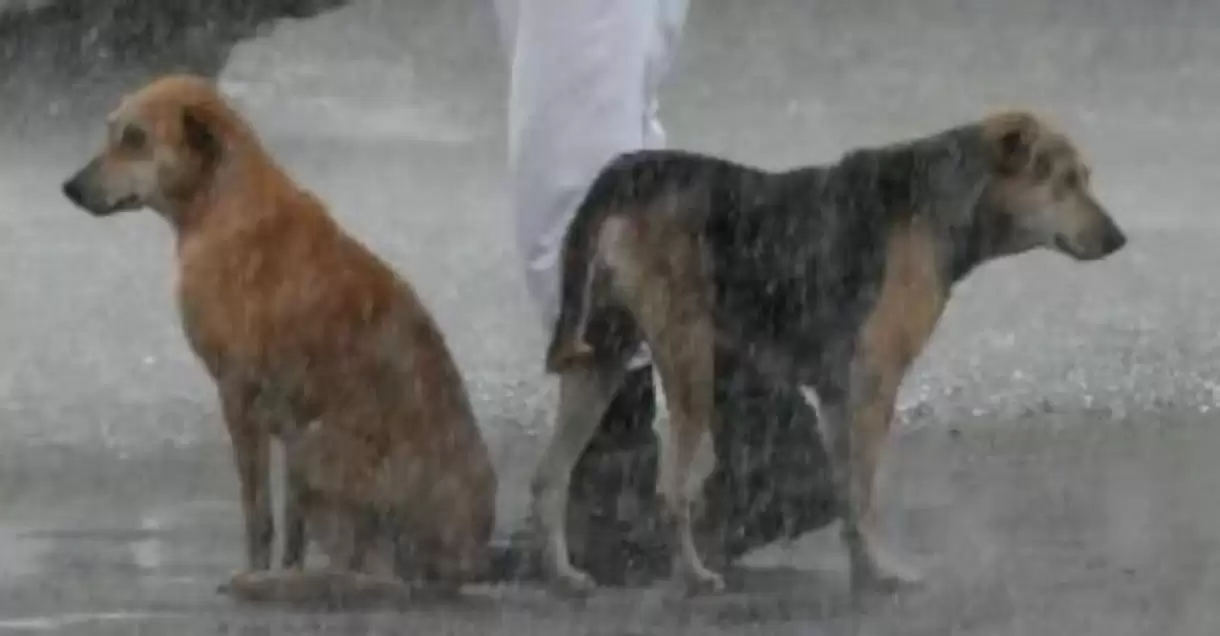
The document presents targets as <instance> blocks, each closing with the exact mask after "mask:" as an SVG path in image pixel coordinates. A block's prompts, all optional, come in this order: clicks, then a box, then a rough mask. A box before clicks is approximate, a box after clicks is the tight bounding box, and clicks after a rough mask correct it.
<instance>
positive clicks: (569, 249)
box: [546, 168, 617, 373]
mask: <svg viewBox="0 0 1220 636" xmlns="http://www.w3.org/2000/svg"><path fill="white" fill-rule="evenodd" d="M616 176H617V175H615V174H614V173H613V172H612V170H611V169H610V168H607V170H605V171H603V172H602V174H601V175H599V176H598V178H597V179H596V180H595V181H594V183H593V186H592V187H591V188H590V189H589V192H588V194H586V195H585V198H584V201H582V202H581V204H580V207H579V208H577V211H576V216H575V217H574V218H573V219H572V222H571V224H570V225H569V226H568V231H567V234H565V235H564V242H563V249H562V251H561V253H560V283H559V316H558V317H557V318H556V319H555V328H554V330H553V331H552V332H551V344H550V346H548V347H547V351H546V370H547V371H548V372H550V373H558V372H560V371H562V370H563V369H565V368H567V367H569V366H571V365H572V364H575V363H577V362H579V361H581V360H587V359H588V358H589V357H590V356H592V355H593V353H594V348H593V346H591V345H590V344H589V343H588V341H587V340H586V339H585V330H586V328H587V327H588V324H589V316H590V314H591V313H592V311H593V302H594V299H593V291H594V285H595V283H596V281H597V276H598V274H599V273H600V264H599V263H598V254H597V252H598V249H597V242H598V236H599V235H600V231H601V228H602V224H603V222H604V221H605V220H606V217H608V216H609V215H610V211H611V210H612V205H611V203H612V201H613V194H614V190H615V181H616Z"/></svg>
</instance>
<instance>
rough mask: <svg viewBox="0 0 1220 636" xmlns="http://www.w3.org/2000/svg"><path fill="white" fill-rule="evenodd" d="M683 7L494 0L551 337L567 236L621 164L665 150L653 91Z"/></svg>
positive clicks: (530, 246) (666, 2) (513, 137)
mask: <svg viewBox="0 0 1220 636" xmlns="http://www.w3.org/2000/svg"><path fill="white" fill-rule="evenodd" d="M685 3H686V0H516V1H515V2H514V1H513V0H498V1H497V10H498V11H499V13H500V16H501V20H502V23H504V26H502V27H501V37H502V38H503V39H504V40H505V43H506V47H505V48H506V50H507V51H508V52H509V54H510V56H511V57H510V59H511V79H510V86H509V108H508V111H509V112H508V137H509V138H508V160H509V173H510V174H509V179H510V183H511V201H512V207H513V214H514V216H515V223H516V228H517V232H516V234H517V243H518V248H519V250H520V253H521V256H522V258H523V259H524V265H525V278H526V284H527V286H528V289H529V293H530V295H531V297H532V298H533V300H534V301H535V304H536V305H537V306H538V308H539V310H540V313H541V314H542V316H541V317H542V325H543V326H544V328H545V329H547V330H549V329H550V328H551V326H552V325H553V324H554V319H555V316H556V314H557V307H558V290H559V282H558V281H559V271H558V256H559V249H560V246H561V243H562V241H563V235H564V232H565V231H566V230H567V227H568V223H569V222H570V221H571V219H572V217H573V216H574V214H575V212H576V208H577V206H578V205H579V204H580V201H581V199H582V198H583V197H584V195H585V192H586V190H587V189H588V187H589V186H590V185H591V184H592V182H593V179H594V178H595V177H596V176H597V173H598V172H599V171H600V170H601V169H602V167H603V166H605V165H606V163H608V162H609V161H610V159H612V158H614V157H615V156H617V155H619V154H621V153H623V152H629V151H633V150H638V149H641V148H647V147H659V146H661V145H663V144H664V142H665V138H664V133H663V131H662V130H661V128H660V125H659V123H658V121H657V119H656V103H657V100H656V91H657V88H658V87H659V85H660V83H661V80H662V78H663V77H664V74H665V71H666V70H667V69H668V66H669V64H670V57H671V55H672V49H673V48H674V46H675V45H676V43H677V38H678V33H679V32H680V24H681V18H682V16H683V14H684V12H685Z"/></svg>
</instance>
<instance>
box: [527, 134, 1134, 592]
mask: <svg viewBox="0 0 1220 636" xmlns="http://www.w3.org/2000/svg"><path fill="white" fill-rule="evenodd" d="M1088 179H1089V168H1088V166H1087V165H1086V164H1085V163H1084V160H1083V159H1082V158H1081V156H1080V154H1079V153H1078V151H1077V150H1076V148H1075V146H1074V145H1073V144H1072V143H1071V141H1070V140H1069V139H1067V138H1066V137H1065V136H1063V135H1062V134H1061V133H1059V132H1058V131H1056V130H1055V129H1054V128H1052V127H1051V126H1049V125H1048V124H1046V123H1045V122H1044V121H1043V120H1041V119H1039V118H1038V117H1036V116H1034V115H1032V114H1029V113H1024V112H1019V111H1014V112H1005V113H998V114H995V115H992V116H989V117H987V118H985V119H982V120H980V121H977V122H974V123H970V124H967V125H963V126H960V127H956V128H952V129H949V130H946V131H943V132H941V133H938V134H934V135H930V136H927V137H923V138H918V139H913V140H910V141H907V142H903V143H898V144H894V145H890V146H883V147H877V148H867V149H859V150H855V151H852V152H849V153H848V154H846V155H845V156H844V157H843V158H842V159H841V160H839V161H838V162H836V163H834V164H831V165H827V166H815V167H806V168H800V169H796V170H791V171H787V172H781V173H772V172H766V171H762V170H758V169H755V168H751V167H748V166H744V165H740V164H737V163H733V162H730V161H726V160H722V159H717V158H713V157H708V156H702V155H697V154H692V153H685V152H677V151H643V152H637V153H632V154H628V155H625V156H622V157H620V158H618V159H617V160H615V161H614V162H612V163H611V164H610V165H609V166H608V167H607V168H606V169H605V170H604V171H603V172H602V173H601V175H600V176H599V178H598V179H597V180H596V182H595V183H594V184H593V186H592V187H591V189H590V191H589V193H588V195H587V197H586V199H585V201H584V203H583V204H582V206H581V208H580V209H579V211H578V213H577V216H576V219H575V221H574V222H573V223H572V225H571V226H570V229H569V232H568V235H567V237H566V241H565V245H564V251H563V263H564V270H563V279H562V283H561V285H562V299H561V308H560V316H559V318H558V320H557V322H556V326H555V330H554V332H553V338H552V341H551V343H550V346H549V347H548V350H547V359H546V362H547V368H548V369H549V370H550V371H551V372H554V373H557V374H559V375H560V376H561V391H560V393H561V398H560V402H561V404H560V407H559V416H558V417H559V420H558V423H557V431H556V434H555V438H554V439H553V441H552V444H551V447H550V448H549V449H548V452H547V453H546V454H545V455H544V460H543V463H542V464H540V467H539V470H538V473H537V475H536V478H535V493H536V504H535V514H536V516H538V517H539V518H541V519H543V521H542V524H543V526H544V528H545V529H546V531H547V532H551V531H552V530H553V529H554V527H555V526H556V525H557V523H558V522H557V521H556V520H557V519H559V517H557V516H556V514H555V510H556V509H557V508H559V507H560V506H561V502H559V501H558V500H557V499H556V496H557V495H556V494H555V493H556V492H558V489H561V488H563V487H565V486H566V482H565V478H564V477H563V468H564V467H565V466H568V465H569V464H570V463H571V461H570V460H569V459H568V455H570V454H571V453H573V452H579V450H580V449H581V448H582V444H583V443H587V439H588V437H589V436H590V435H591V431H592V429H593V427H594V426H595V425H590V424H588V422H589V421H595V420H596V419H597V418H598V417H599V415H600V409H602V408H604V402H605V401H606V400H605V399H604V395H603V393H604V392H605V391H611V390H612V389H613V386H614V383H615V381H616V378H618V377H620V376H621V372H620V367H621V364H622V360H621V359H619V358H620V357H621V356H619V355H617V354H616V353H614V352H617V351H622V350H629V349H630V343H627V345H626V346H624V344H623V343H621V342H617V343H613V346H609V345H608V344H607V343H601V342H597V341H591V340H590V339H589V337H588V336H589V334H586V330H585V325H586V323H587V321H588V317H589V316H590V315H594V314H596V313H597V312H601V311H606V310H608V309H613V310H615V311H626V312H627V313H628V314H629V315H630V317H631V320H632V321H633V322H634V325H635V326H636V327H637V328H638V329H636V330H635V332H636V333H638V334H639V337H640V338H642V339H644V340H646V341H647V342H648V344H649V347H650V349H651V350H652V351H653V357H654V361H655V362H656V366H657V369H658V372H659V373H660V375H661V379H662V383H663V386H664V389H665V391H666V394H667V397H668V402H669V407H670V414H671V423H670V428H671V433H670V439H669V440H667V443H665V444H663V452H662V460H661V470H660V476H659V478H658V491H659V492H660V494H661V496H662V499H663V500H664V501H665V502H666V508H667V510H668V513H669V516H670V517H671V519H672V522H673V524H674V532H675V535H674V541H675V543H674V544H673V546H672V547H673V549H674V550H675V566H676V573H677V574H678V575H679V576H681V577H682V578H684V579H685V580H686V582H687V583H688V584H693V585H694V586H696V587H710V588H719V587H720V586H722V585H723V583H722V582H721V580H720V578H719V576H718V575H717V574H715V573H713V572H711V571H710V570H707V569H706V568H705V567H704V566H703V565H702V562H701V560H700V558H699V557H698V555H697V554H696V553H695V551H694V549H693V547H692V543H691V540H690V529H689V528H690V519H689V506H690V505H691V504H692V503H695V501H694V499H695V498H696V497H697V493H698V489H692V488H690V487H689V485H688V484H687V483H686V480H687V479H688V477H689V471H690V463H691V461H692V456H693V453H694V446H695V445H697V444H698V443H699V440H700V439H701V438H702V436H703V435H705V434H707V432H708V431H709V430H714V426H715V422H714V413H713V412H712V407H711V399H710V393H711V390H712V389H711V386H712V364H713V361H712V355H711V349H712V344H713V340H718V341H719V342H721V343H723V344H724V345H726V346H730V347H732V348H734V349H736V350H738V351H741V352H742V353H743V354H744V355H745V356H747V357H748V358H749V359H751V360H753V361H754V362H755V363H756V364H757V365H758V366H759V367H760V368H761V369H763V370H765V371H766V372H768V373H770V374H772V375H774V376H775V377H776V378H777V380H779V381H782V382H789V383H794V384H797V385H800V386H804V387H808V388H809V389H812V391H813V393H814V394H815V396H816V402H817V406H818V411H819V419H820V420H822V422H823V427H824V431H823V433H824V435H825V436H826V438H827V440H826V442H827V447H828V450H829V452H830V454H831V457H832V465H833V468H834V473H835V482H836V487H837V489H838V490H839V493H840V496H841V497H842V498H843V500H844V504H843V508H842V511H841V515H842V517H843V519H844V531H843V532H844V540H845V544H846V547H847V549H848V552H849V556H850V558H851V563H852V573H853V582H854V583H856V584H857V585H867V586H880V587H887V588H888V587H891V586H892V585H894V584H897V583H899V582H901V581H900V580H899V579H901V578H902V577H900V576H899V575H897V574H896V573H895V572H894V571H893V570H892V569H890V568H888V567H887V566H886V564H885V563H884V559H883V558H882V557H881V556H880V555H879V553H878V552H877V550H876V546H875V542H874V541H873V540H872V538H871V535H872V532H873V526H874V516H875V514H874V509H873V503H872V490H873V479H874V476H875V473H876V469H877V466H878V464H879V461H880V451H881V448H882V446H883V442H884V441H885V439H886V437H887V434H888V430H889V425H890V420H891V418H892V414H893V408H894V399H895V397H896V395H897V391H898V388H899V386H900V385H901V382H902V379H903V377H904V375H905V373H906V370H907V369H908V368H909V365H910V363H911V362H912V361H913V360H914V359H915V357H916V356H918V355H919V353H920V352H921V351H922V349H923V348H924V346H925V345H926V343H927V341H928V339H929V338H930V337H931V335H932V333H933V331H934V329H935V326H936V324H937V322H938V320H939V318H940V315H941V313H942V312H943V310H944V307H945V304H946V303H947V301H948V299H949V297H950V295H951V291H952V288H953V285H954V284H955V283H956V282H958V281H960V280H961V279H962V278H963V277H965V276H967V275H968V274H969V273H970V272H971V271H973V270H974V269H975V268H976V267H977V266H979V265H981V264H982V263H984V262H986V261H988V260H991V259H993V258H997V257H1001V256H1004V255H1008V254H1016V253H1020V252H1024V251H1027V250H1029V249H1033V248H1035V247H1049V248H1053V249H1058V250H1059V251H1061V252H1065V253H1068V254H1069V255H1071V256H1073V257H1074V258H1077V259H1079V260H1093V259H1096V258H1101V257H1104V256H1106V255H1108V254H1110V253H1112V252H1113V251H1115V250H1117V249H1119V248H1121V247H1122V245H1123V244H1124V243H1125V240H1126V239H1125V237H1124V235H1123V234H1122V232H1121V230H1120V229H1119V228H1118V226H1117V225H1116V224H1115V223H1114V222H1113V220H1112V219H1110V217H1109V216H1108V214H1107V213H1106V211H1105V210H1104V208H1102V206H1101V205H1100V204H1098V203H1097V202H1096V200H1095V199H1094V198H1093V196H1092V194H1091V192H1090V191H1089V190H1088ZM569 395H570V399H565V398H567V397H568V396H569ZM725 425H732V423H725ZM582 440H583V442H582ZM560 548H562V545H560V544H554V545H553V548H552V554H551V555H550V560H551V569H552V575H553V576H555V577H556V578H558V579H559V580H560V581H562V582H564V583H565V584H567V585H568V586H574V587H578V588H588V587H589V586H590V585H591V582H590V581H589V580H588V579H587V577H585V576H584V575H583V573H580V572H578V571H575V570H573V569H572V568H571V567H570V565H568V564H567V563H566V560H565V558H564V555H563V554H562V552H561V550H560Z"/></svg>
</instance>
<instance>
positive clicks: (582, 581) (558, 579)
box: [550, 567, 597, 598]
mask: <svg viewBox="0 0 1220 636" xmlns="http://www.w3.org/2000/svg"><path fill="white" fill-rule="evenodd" d="M550 578H551V588H552V589H553V590H554V591H555V592H556V593H557V594H559V595H560V596H565V597H571V598H584V597H586V596H589V595H590V594H592V593H593V591H594V590H596V589H597V583H596V582H595V581H594V580H593V577H591V576H589V574H588V573H587V572H582V571H580V570H577V569H576V568H573V567H568V568H563V569H560V570H556V571H555V572H553V573H552V574H551V577H550Z"/></svg>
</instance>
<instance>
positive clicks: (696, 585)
mask: <svg viewBox="0 0 1220 636" xmlns="http://www.w3.org/2000/svg"><path fill="white" fill-rule="evenodd" d="M676 573H677V577H676V578H677V583H678V585H679V586H681V589H682V592H683V593H684V594H685V595H686V596H687V597H694V596H701V595H705V594H719V593H721V592H723V591H724V590H725V584H724V577H723V576H720V575H719V574H717V573H715V572H713V571H711V570H709V569H707V568H706V567H703V566H690V567H683V566H680V567H679V568H678V569H677V572H676Z"/></svg>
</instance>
